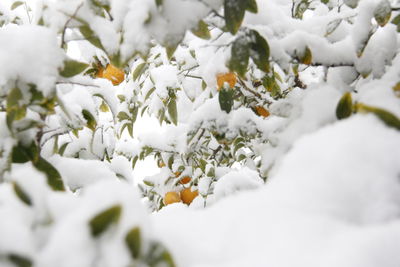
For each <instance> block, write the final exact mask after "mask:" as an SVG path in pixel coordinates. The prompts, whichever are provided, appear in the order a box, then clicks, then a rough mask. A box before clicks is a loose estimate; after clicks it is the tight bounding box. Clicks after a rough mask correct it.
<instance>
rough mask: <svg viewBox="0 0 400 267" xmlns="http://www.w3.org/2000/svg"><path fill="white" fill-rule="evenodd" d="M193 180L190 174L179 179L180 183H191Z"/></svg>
mask: <svg viewBox="0 0 400 267" xmlns="http://www.w3.org/2000/svg"><path fill="white" fill-rule="evenodd" d="M191 180H192V179H191V178H190V177H189V176H184V177H183V178H182V179H181V180H180V181H179V183H180V184H187V183H190V181H191Z"/></svg>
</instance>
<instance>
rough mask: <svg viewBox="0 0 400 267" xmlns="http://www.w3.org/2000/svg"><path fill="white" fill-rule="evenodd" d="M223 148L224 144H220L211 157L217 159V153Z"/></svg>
mask: <svg viewBox="0 0 400 267" xmlns="http://www.w3.org/2000/svg"><path fill="white" fill-rule="evenodd" d="M221 149H222V146H221V145H219V146H218V147H217V148H216V149H215V150H214V152H213V154H212V156H211V158H210V159H215V157H216V156H217V153H218V152H219V151H220V150H221Z"/></svg>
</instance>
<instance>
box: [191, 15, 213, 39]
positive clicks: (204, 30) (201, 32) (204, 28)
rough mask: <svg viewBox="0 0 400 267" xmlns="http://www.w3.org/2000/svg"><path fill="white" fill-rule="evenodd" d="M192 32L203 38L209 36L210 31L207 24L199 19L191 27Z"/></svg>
mask: <svg viewBox="0 0 400 267" xmlns="http://www.w3.org/2000/svg"><path fill="white" fill-rule="evenodd" d="M192 33H193V34H194V35H196V36H197V37H199V38H202V39H205V40H208V39H210V38H211V34H210V31H209V30H208V25H207V23H205V22H204V21H203V20H200V21H199V23H198V24H197V26H196V28H194V29H192Z"/></svg>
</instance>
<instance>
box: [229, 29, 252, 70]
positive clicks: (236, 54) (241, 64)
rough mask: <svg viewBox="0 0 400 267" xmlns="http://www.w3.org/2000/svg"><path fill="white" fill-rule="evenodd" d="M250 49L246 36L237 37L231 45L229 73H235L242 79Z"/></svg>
mask: <svg viewBox="0 0 400 267" xmlns="http://www.w3.org/2000/svg"><path fill="white" fill-rule="evenodd" d="M249 57H250V47H249V42H248V40H247V38H246V36H239V37H238V38H236V40H235V41H234V42H233V44H232V48H231V59H230V61H229V63H228V67H229V69H230V70H231V71H236V72H237V74H239V76H241V77H244V75H245V74H246V71H247V65H248V64H249Z"/></svg>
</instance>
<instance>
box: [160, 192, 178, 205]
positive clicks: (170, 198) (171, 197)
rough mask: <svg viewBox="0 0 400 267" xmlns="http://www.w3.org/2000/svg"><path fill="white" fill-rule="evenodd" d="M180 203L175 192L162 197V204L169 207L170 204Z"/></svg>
mask: <svg viewBox="0 0 400 267" xmlns="http://www.w3.org/2000/svg"><path fill="white" fill-rule="evenodd" d="M177 202H181V198H180V197H179V194H178V193H177V192H173V191H172V192H167V193H166V194H165V196H164V204H165V205H169V204H172V203H177Z"/></svg>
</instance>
